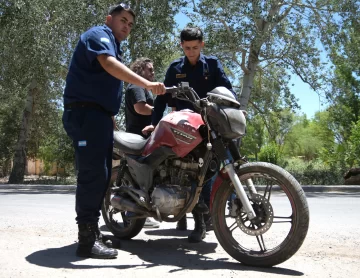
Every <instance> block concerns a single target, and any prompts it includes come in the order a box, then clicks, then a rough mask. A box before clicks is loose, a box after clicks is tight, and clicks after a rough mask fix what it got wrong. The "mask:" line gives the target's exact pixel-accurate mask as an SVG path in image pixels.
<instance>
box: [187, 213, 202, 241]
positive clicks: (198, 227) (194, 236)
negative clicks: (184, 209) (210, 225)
mask: <svg viewBox="0 0 360 278" xmlns="http://www.w3.org/2000/svg"><path fill="white" fill-rule="evenodd" d="M193 216H194V220H195V229H194V231H192V232H191V234H190V235H189V236H188V240H189V242H190V243H197V242H201V241H202V240H203V239H204V238H205V236H206V226H205V222H204V215H203V214H202V213H199V212H197V211H193Z"/></svg>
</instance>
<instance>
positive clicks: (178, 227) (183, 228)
mask: <svg viewBox="0 0 360 278" xmlns="http://www.w3.org/2000/svg"><path fill="white" fill-rule="evenodd" d="M176 230H179V231H186V230H187V221H186V214H185V215H184V216H183V217H182V218H181V219H180V220H179V221H178V222H177V224H176Z"/></svg>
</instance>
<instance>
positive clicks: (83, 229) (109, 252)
mask: <svg viewBox="0 0 360 278" xmlns="http://www.w3.org/2000/svg"><path fill="white" fill-rule="evenodd" d="M78 227H79V234H78V235H79V245H78V248H77V250H76V255H77V256H78V257H85V258H96V259H113V258H116V256H117V255H118V252H117V251H116V250H115V249H112V248H108V247H107V246H106V245H105V244H104V243H103V242H102V235H101V233H100V230H99V226H98V224H97V223H87V224H79V225H78Z"/></svg>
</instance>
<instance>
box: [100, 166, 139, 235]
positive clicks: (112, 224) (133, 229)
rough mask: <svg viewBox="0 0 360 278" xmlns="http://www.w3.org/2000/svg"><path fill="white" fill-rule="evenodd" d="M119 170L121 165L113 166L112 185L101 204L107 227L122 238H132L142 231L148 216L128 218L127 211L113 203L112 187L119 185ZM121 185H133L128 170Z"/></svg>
mask: <svg viewBox="0 0 360 278" xmlns="http://www.w3.org/2000/svg"><path fill="white" fill-rule="evenodd" d="M118 172H119V166H116V167H113V168H112V170H111V180H110V185H109V187H108V189H107V191H106V194H105V198H104V201H103V204H102V206H101V214H102V217H103V219H104V222H105V224H106V227H107V228H108V229H109V231H110V232H111V233H112V234H113V235H114V236H116V237H118V238H120V239H131V238H133V237H135V236H137V235H138V234H139V233H140V231H141V230H142V228H143V227H144V224H145V221H146V218H139V219H133V220H128V219H127V217H126V215H127V212H126V211H119V210H117V209H116V208H114V207H113V206H112V205H111V203H110V200H111V198H112V196H113V193H112V189H114V188H115V187H117V185H116V179H117V175H118ZM120 185H124V186H132V179H131V176H130V174H129V173H128V172H127V171H125V172H124V176H123V178H122V179H121V181H120Z"/></svg>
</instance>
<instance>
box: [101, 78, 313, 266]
mask: <svg viewBox="0 0 360 278" xmlns="http://www.w3.org/2000/svg"><path fill="white" fill-rule="evenodd" d="M166 93H169V94H172V97H175V98H178V99H180V100H185V101H189V102H191V103H192V104H193V106H194V110H195V111H191V110H182V111H178V112H171V113H169V114H168V115H166V116H165V117H163V118H162V120H161V121H160V122H159V124H158V125H157V126H156V128H155V130H154V131H153V132H152V134H151V136H150V137H149V138H147V139H144V138H143V137H142V136H139V135H136V134H131V133H126V132H123V131H117V132H115V133H114V147H115V149H117V152H114V159H117V160H119V162H120V164H119V166H116V167H115V168H113V172H112V178H111V183H110V186H109V188H108V190H107V192H106V196H105V199H104V202H103V205H102V215H103V219H104V221H105V223H106V226H107V228H108V229H109V230H110V231H111V233H112V234H113V235H114V236H116V237H118V238H121V239H131V238H133V237H135V236H136V235H137V234H138V233H139V232H140V231H141V230H142V228H143V225H144V223H145V220H146V217H154V218H155V219H156V220H158V221H166V222H177V221H178V220H180V219H181V218H182V217H183V216H184V215H185V214H186V213H188V212H191V211H192V210H193V208H194V207H195V205H196V204H197V202H198V200H199V196H200V192H201V190H202V187H203V184H204V183H205V182H206V181H207V180H209V179H211V178H213V177H214V175H215V174H217V177H216V179H215V181H214V183H213V186H212V191H211V200H210V213H211V217H212V221H213V227H214V232H215V235H216V238H217V239H218V241H219V243H220V244H221V246H222V247H223V248H224V250H225V251H226V252H227V253H228V254H229V255H230V256H232V257H233V258H234V259H236V260H238V261H239V262H241V263H244V264H246V265H250V266H260V267H269V266H274V265H277V264H280V263H282V262H284V261H286V260H287V259H289V258H290V257H291V256H293V255H294V254H295V253H296V252H297V251H298V249H299V248H300V247H301V245H302V243H303V241H304V239H305V237H306V234H307V231H308V227H309V209H308V204H307V201H306V198H305V194H304V191H303V190H302V188H301V186H300V184H299V183H298V182H297V181H296V179H295V178H294V177H293V176H292V175H291V174H289V173H288V172H287V171H285V170H284V169H282V168H280V167H279V166H277V165H273V164H270V163H265V162H250V163H249V162H248V161H246V159H245V158H244V157H242V156H241V155H240V152H239V146H238V144H237V142H236V141H237V140H238V139H239V138H241V137H242V136H244V135H245V128H246V119H245V116H244V113H243V111H241V110H240V104H239V102H237V101H236V99H235V98H234V96H233V94H232V93H231V92H230V91H229V90H228V89H226V88H225V87H217V88H215V89H214V90H212V91H211V92H209V93H208V94H207V97H206V98H203V99H200V98H199V96H198V95H197V94H196V92H195V91H194V90H193V89H192V88H191V87H189V84H188V83H186V82H182V83H180V84H179V85H178V86H175V87H172V88H167V89H166Z"/></svg>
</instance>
